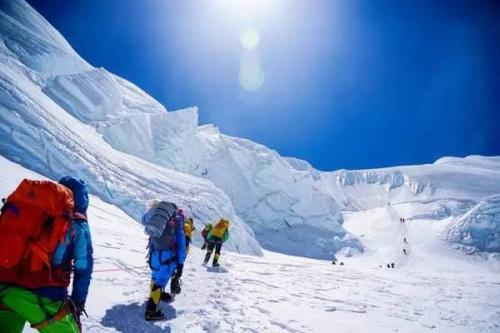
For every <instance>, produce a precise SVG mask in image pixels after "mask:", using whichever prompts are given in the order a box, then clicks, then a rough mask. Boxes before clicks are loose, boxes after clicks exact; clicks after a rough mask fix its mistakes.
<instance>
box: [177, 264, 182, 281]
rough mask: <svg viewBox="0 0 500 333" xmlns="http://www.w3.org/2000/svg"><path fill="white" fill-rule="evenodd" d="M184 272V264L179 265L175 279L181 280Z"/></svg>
mask: <svg viewBox="0 0 500 333" xmlns="http://www.w3.org/2000/svg"><path fill="white" fill-rule="evenodd" d="M183 270H184V264H177V268H176V270H175V277H176V278H177V279H180V277H181V276H182V271H183Z"/></svg>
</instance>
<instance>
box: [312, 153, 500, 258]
mask: <svg viewBox="0 0 500 333" xmlns="http://www.w3.org/2000/svg"><path fill="white" fill-rule="evenodd" d="M321 177H322V180H323V181H324V182H325V187H326V188H328V189H329V190H330V193H331V195H332V196H333V197H335V198H336V199H337V201H338V202H339V204H340V205H341V206H342V208H343V210H344V211H345V212H346V213H345V216H348V217H349V218H351V217H352V215H355V216H363V215H364V220H365V221H367V222H368V223H377V222H376V220H377V217H376V216H377V214H379V212H380V211H381V209H382V210H384V209H388V208H387V207H389V208H390V209H391V210H392V211H393V213H394V214H393V215H398V216H401V217H404V218H405V219H406V220H407V221H412V222H411V224H412V225H417V224H418V225H419V226H428V227H429V228H430V229H429V230H427V237H430V238H432V239H433V240H435V237H437V238H438V239H441V238H443V239H445V240H447V241H449V242H453V243H458V244H463V245H468V246H469V247H470V249H469V250H472V249H476V250H479V251H490V252H499V251H498V239H499V237H500V236H499V233H498V230H499V229H498V228H500V219H499V218H498V216H497V215H495V214H489V215H486V216H483V215H480V216H481V217H480V219H481V221H482V222H481V223H480V222H478V221H477V220H476V219H474V218H472V219H473V221H475V222H473V221H472V220H471V216H476V215H477V213H478V212H480V211H481V210H480V209H478V208H474V207H475V206H476V205H477V204H478V203H480V202H482V201H483V200H486V199H487V198H488V197H490V196H494V195H496V194H500V157H484V156H469V157H466V158H453V157H446V158H442V159H440V160H438V161H436V162H435V163H434V164H430V165H419V166H404V167H394V168H383V169H374V170H359V171H346V170H340V171H336V172H330V173H322V174H321ZM495 202H496V201H495V200H493V201H490V200H487V201H486V202H485V203H484V204H482V205H481V206H482V207H488V208H486V210H487V211H488V212H491V211H494V209H495V208H494V205H495ZM388 205H390V206H388ZM471 209H472V211H471ZM347 212H359V214H358V213H353V214H350V213H347ZM396 212H399V213H396ZM370 214H372V215H370ZM373 214H375V215H373ZM389 217H390V216H389V215H387V214H383V217H382V221H379V223H380V225H379V227H380V228H382V229H383V228H384V224H385V223H388V224H389V225H395V226H396V228H395V229H398V228H399V227H397V226H398V224H399V223H398V222H399V221H398V219H396V218H389ZM348 224H349V226H347V229H348V230H351V228H350V226H351V225H352V224H351V223H348ZM445 227H448V229H449V230H448V229H446V231H445V229H444V228H445ZM363 228H364V227H363V226H361V229H363ZM436 228H437V229H439V230H440V232H439V233H437V232H436V230H437V229H436ZM355 229H358V227H355ZM433 229H434V231H432V230H433ZM391 230H392V229H391ZM351 231H353V230H351ZM358 231H359V230H358ZM372 231H375V230H372ZM353 232H354V234H355V235H357V236H359V235H360V232H357V231H353ZM375 232H376V231H375ZM439 235H441V236H439ZM400 238H401V239H400ZM397 239H398V240H397V242H398V246H397V248H398V250H397V252H398V254H399V253H401V248H402V247H401V245H400V244H399V242H400V241H401V240H402V237H398V238H397ZM362 242H363V243H364V245H365V247H366V248H368V252H371V249H369V246H368V245H367V244H366V243H365V242H364V241H363V240H362ZM393 243H394V241H389V244H393ZM377 244H378V243H377ZM495 244H496V245H495Z"/></svg>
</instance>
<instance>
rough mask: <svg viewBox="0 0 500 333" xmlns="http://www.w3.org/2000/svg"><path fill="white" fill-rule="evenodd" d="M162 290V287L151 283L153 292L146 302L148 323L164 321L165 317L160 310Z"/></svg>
mask: <svg viewBox="0 0 500 333" xmlns="http://www.w3.org/2000/svg"><path fill="white" fill-rule="evenodd" d="M161 294H162V290H161V287H160V286H159V285H157V284H155V283H154V282H153V281H151V290H150V292H149V299H148V301H147V302H146V312H145V313H144V319H145V320H148V321H155V320H164V319H165V315H164V314H163V312H162V311H161V310H160V306H159V305H160V299H161Z"/></svg>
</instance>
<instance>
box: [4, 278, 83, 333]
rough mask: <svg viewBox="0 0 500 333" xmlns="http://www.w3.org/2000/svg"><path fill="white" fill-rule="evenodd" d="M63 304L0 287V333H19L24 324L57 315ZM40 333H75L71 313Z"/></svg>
mask: <svg viewBox="0 0 500 333" xmlns="http://www.w3.org/2000/svg"><path fill="white" fill-rule="evenodd" d="M63 306H64V302H62V301H54V300H52V299H50V298H46V297H40V296H38V295H36V294H35V293H33V292H31V291H29V290H27V289H24V288H18V287H11V286H5V285H2V284H0V333H21V332H22V331H23V328H24V325H25V323H26V322H29V323H30V324H31V325H32V326H33V325H38V324H41V323H44V322H45V321H46V320H50V319H51V318H52V317H53V316H55V315H56V314H58V313H60V310H61V309H62V308H63ZM39 331H40V332H42V333H79V332H80V330H79V329H78V325H77V323H76V321H75V318H74V317H73V314H72V313H71V312H68V313H67V314H65V315H64V316H63V317H62V318H60V319H59V320H55V321H53V322H50V323H47V325H45V326H44V327H41V328H40V329H39Z"/></svg>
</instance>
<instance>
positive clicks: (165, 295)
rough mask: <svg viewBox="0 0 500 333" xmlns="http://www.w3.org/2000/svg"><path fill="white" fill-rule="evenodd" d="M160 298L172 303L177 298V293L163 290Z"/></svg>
mask: <svg viewBox="0 0 500 333" xmlns="http://www.w3.org/2000/svg"><path fill="white" fill-rule="evenodd" d="M160 300H161V301H162V302H165V303H172V302H173V301H174V300H175V295H174V294H170V293H167V292H164V291H162V293H161V296H160Z"/></svg>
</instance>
